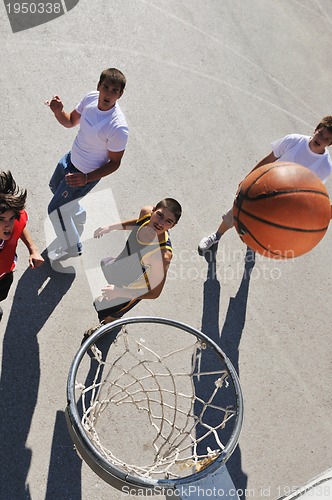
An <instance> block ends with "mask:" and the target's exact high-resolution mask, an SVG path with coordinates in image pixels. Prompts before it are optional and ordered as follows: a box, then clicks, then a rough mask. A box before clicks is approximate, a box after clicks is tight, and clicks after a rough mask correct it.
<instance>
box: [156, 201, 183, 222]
mask: <svg viewBox="0 0 332 500" xmlns="http://www.w3.org/2000/svg"><path fill="white" fill-rule="evenodd" d="M158 208H168V210H170V211H171V212H172V213H173V214H174V216H175V222H178V220H179V219H180V217H181V215H182V207H181V205H180V203H179V202H178V201H176V200H174V198H164V199H163V200H160V201H159V203H157V205H156V210H157V209H158Z"/></svg>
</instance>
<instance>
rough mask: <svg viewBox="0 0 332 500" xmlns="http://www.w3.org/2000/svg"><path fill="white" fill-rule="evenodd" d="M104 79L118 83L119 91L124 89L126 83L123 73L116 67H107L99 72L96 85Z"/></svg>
mask: <svg viewBox="0 0 332 500" xmlns="http://www.w3.org/2000/svg"><path fill="white" fill-rule="evenodd" d="M104 81H106V82H110V83H116V84H119V85H120V88H121V92H122V91H123V90H124V88H125V86H126V83H127V81H126V77H125V76H124V74H123V73H122V72H121V71H120V70H119V69H116V68H107V69H104V71H102V72H101V75H100V78H99V84H98V85H101V84H102V83H103V82H104Z"/></svg>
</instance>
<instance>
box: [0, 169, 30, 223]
mask: <svg viewBox="0 0 332 500" xmlns="http://www.w3.org/2000/svg"><path fill="white" fill-rule="evenodd" d="M26 198H27V190H26V189H20V188H19V187H18V186H17V184H16V182H15V181H14V179H13V176H12V174H11V172H9V171H8V172H0V214H3V213H4V212H7V211H8V210H12V211H13V212H14V214H15V217H16V218H17V219H19V218H20V212H21V210H23V209H24V207H25V202H26Z"/></svg>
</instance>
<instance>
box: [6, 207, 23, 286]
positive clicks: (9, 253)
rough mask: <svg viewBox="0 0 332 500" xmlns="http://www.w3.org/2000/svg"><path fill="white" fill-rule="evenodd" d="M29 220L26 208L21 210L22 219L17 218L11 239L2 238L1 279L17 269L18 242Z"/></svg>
mask: <svg viewBox="0 0 332 500" xmlns="http://www.w3.org/2000/svg"><path fill="white" fill-rule="evenodd" d="M27 220H28V214H27V213H26V211H25V210H21V212H20V220H17V219H15V221H14V226H13V231H12V234H11V235H10V238H9V240H2V241H1V240H0V241H1V243H0V279H1V278H3V277H4V275H5V274H7V273H10V271H13V269H15V265H16V247H17V242H18V240H19V239H20V237H21V234H22V232H23V230H24V228H25V226H26V223H27Z"/></svg>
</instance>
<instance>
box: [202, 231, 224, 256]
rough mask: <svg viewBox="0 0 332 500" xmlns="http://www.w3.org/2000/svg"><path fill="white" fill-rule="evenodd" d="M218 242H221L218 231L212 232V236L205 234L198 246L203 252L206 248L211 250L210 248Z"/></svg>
mask: <svg viewBox="0 0 332 500" xmlns="http://www.w3.org/2000/svg"><path fill="white" fill-rule="evenodd" d="M217 243H219V238H218V237H217V233H212V234H210V236H205V238H203V239H202V240H201V241H200V242H199V244H198V248H199V250H201V251H202V252H205V251H206V250H209V248H211V247H212V246H213V245H216V244H217Z"/></svg>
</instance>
